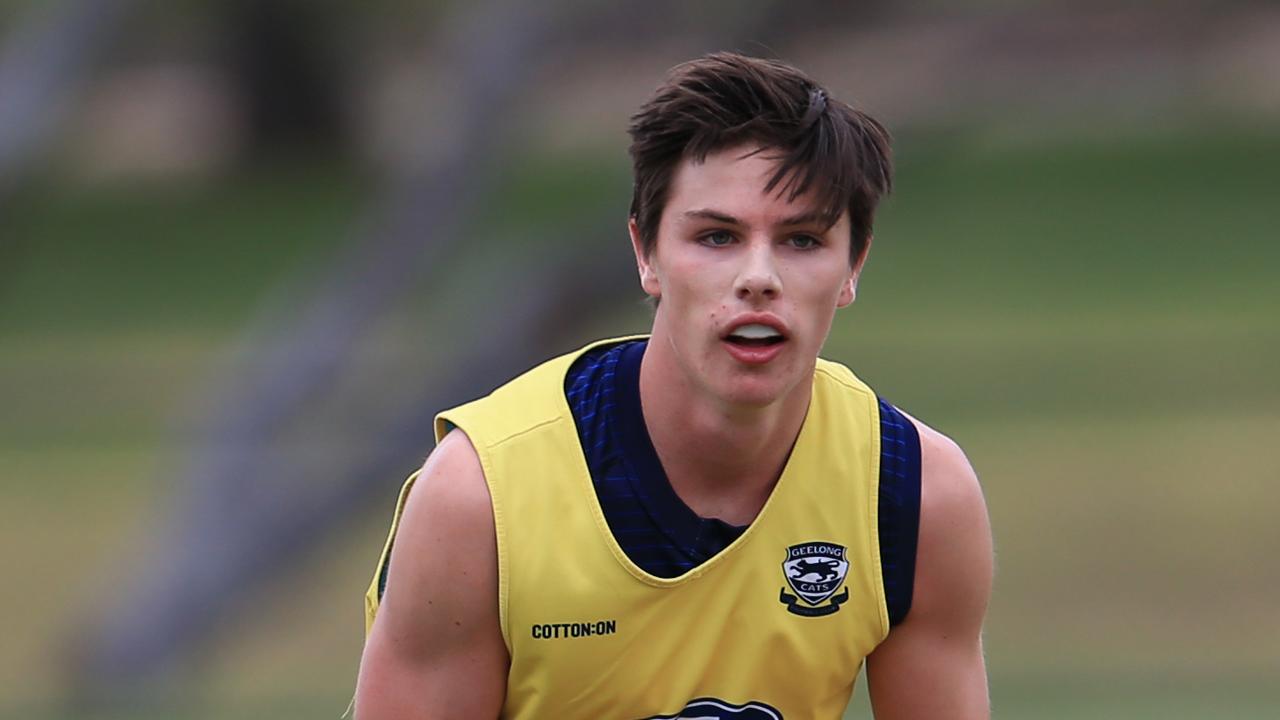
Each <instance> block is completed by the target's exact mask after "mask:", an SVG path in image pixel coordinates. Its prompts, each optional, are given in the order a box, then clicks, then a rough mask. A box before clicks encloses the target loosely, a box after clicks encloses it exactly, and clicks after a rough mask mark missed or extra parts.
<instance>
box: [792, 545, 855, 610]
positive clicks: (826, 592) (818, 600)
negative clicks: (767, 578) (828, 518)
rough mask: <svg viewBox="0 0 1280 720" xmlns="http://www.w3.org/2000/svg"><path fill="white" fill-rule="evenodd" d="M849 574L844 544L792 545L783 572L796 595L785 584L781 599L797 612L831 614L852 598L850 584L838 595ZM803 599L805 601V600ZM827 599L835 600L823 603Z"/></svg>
mask: <svg viewBox="0 0 1280 720" xmlns="http://www.w3.org/2000/svg"><path fill="white" fill-rule="evenodd" d="M848 574H849V561H848V560H847V559H846V558H845V548H844V546H843V545H835V544H833V543H827V542H808V543H801V544H799V545H792V546H791V547H789V548H787V557H786V559H785V560H783V561H782V575H783V577H785V578H786V579H787V585H788V586H790V587H791V590H792V592H794V593H795V595H792V594H790V593H788V592H787V588H785V587H784V588H782V592H781V594H780V596H779V598H778V599H779V601H780V602H782V603H784V604H785V605H786V606H787V610H789V611H791V612H793V613H795V614H796V615H804V616H808V617H815V616H820V615H830V614H831V613H833V612H836V611H837V610H839V609H840V605H841V604H843V603H844V602H845V601H846V600H848V599H849V589H848V588H845V590H844V592H843V593H841V594H839V595H836V591H838V590H839V589H840V586H841V585H843V584H844V578H845V576H846V575H848ZM801 600H803V601H804V603H805V604H801V602H800V601H801ZM827 600H830V601H831V602H830V603H828V604H826V605H823V604H822V603H824V602H826V601H827Z"/></svg>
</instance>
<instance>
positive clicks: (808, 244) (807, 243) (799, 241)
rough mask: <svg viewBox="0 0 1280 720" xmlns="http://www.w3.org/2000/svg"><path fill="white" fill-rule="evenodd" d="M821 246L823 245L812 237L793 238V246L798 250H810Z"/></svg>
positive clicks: (800, 236)
mask: <svg viewBox="0 0 1280 720" xmlns="http://www.w3.org/2000/svg"><path fill="white" fill-rule="evenodd" d="M821 244H822V243H821V242H820V241H819V240H818V238H816V237H814V236H812V235H792V236H791V246H792V247H794V248H796V249H797V250H809V249H812V248H816V247H818V246H819V245H821Z"/></svg>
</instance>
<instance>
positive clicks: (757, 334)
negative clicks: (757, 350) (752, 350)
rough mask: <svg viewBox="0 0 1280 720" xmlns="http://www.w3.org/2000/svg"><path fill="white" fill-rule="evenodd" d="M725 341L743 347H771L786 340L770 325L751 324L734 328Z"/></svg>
mask: <svg viewBox="0 0 1280 720" xmlns="http://www.w3.org/2000/svg"><path fill="white" fill-rule="evenodd" d="M725 340H726V341H728V342H731V343H733V344H734V345H740V346H742V347H769V346H770V345H777V344H778V343H781V342H784V341H785V340H786V338H785V337H783V335H782V333H780V332H778V331H777V330H775V329H773V328H771V327H769V326H768V325H762V324H760V323H750V324H747V325H740V326H738V327H736V328H734V329H733V331H732V332H730V333H729V334H728V335H727V336H725Z"/></svg>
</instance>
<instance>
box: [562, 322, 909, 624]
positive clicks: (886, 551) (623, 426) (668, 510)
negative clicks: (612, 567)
mask: <svg viewBox="0 0 1280 720" xmlns="http://www.w3.org/2000/svg"><path fill="white" fill-rule="evenodd" d="M646 344H647V343H646V341H644V340H637V341H630V342H623V343H618V344H616V345H610V346H605V347H601V348H596V349H594V350H592V351H590V352H588V353H585V354H584V355H583V356H582V357H580V358H578V359H577V360H576V361H575V362H574V364H573V366H572V367H571V368H570V369H569V372H568V374H567V375H566V378H565V394H566V397H567V399H568V402H569V407H570V409H571V410H572V412H573V419H574V423H575V424H576V426H577V429H578V437H579V440H580V441H581V444H582V449H583V455H584V457H585V460H586V464H587V469H588V470H589V471H590V474H591V479H592V482H593V484H594V485H595V489H596V495H597V497H598V498H599V501H600V507H601V509H602V510H603V512H604V516H605V520H606V522H608V524H609V529H610V530H611V531H612V532H613V535H614V537H615V538H616V539H617V541H618V544H619V545H620V546H621V547H622V550H623V552H624V553H626V555H627V557H628V558H630V559H631V561H632V562H634V563H635V564H636V565H637V566H639V567H640V568H641V569H642V570H644V571H645V572H647V573H649V574H651V575H654V576H657V577H663V578H672V577H677V576H679V575H682V574H684V573H685V572H688V571H689V570H690V569H692V568H695V567H697V566H698V565H700V564H702V563H704V562H706V561H707V560H708V559H710V558H711V557H713V556H715V554H716V553H718V552H720V551H721V550H723V549H724V548H726V547H728V546H729V545H730V544H731V543H732V542H733V541H734V540H736V539H737V538H738V536H740V535H741V534H742V533H743V531H745V530H746V526H739V525H731V524H729V523H726V522H724V521H722V520H718V519H716V518H704V517H700V516H699V515H698V514H697V513H695V512H693V510H691V509H689V506H687V505H685V503H684V501H682V500H681V499H680V497H679V496H678V495H676V493H675V491H674V490H673V489H672V488H671V483H670V482H669V481H668V480H667V476H666V473H665V471H663V469H662V463H661V462H660V461H659V460H658V454H657V452H656V451H655V450H654V448H653V442H652V441H651V440H650V438H649V432H648V429H647V428H646V426H645V423H644V414H643V412H642V410H641V405H640V360H641V359H642V358H643V357H644V349H645V346H646ZM879 405H880V425H881V449H882V452H881V464H880V467H881V472H880V504H879V508H878V514H879V523H878V524H879V534H880V554H881V571H882V575H883V578H884V587H885V595H886V599H887V601H888V605H889V619H890V622H891V624H897V623H898V622H901V620H902V619H903V618H904V617H905V616H906V613H907V610H908V609H909V608H910V606H911V592H912V586H913V584H914V582H913V580H914V574H915V555H916V538H917V534H918V527H919V512H920V443H919V437H918V436H917V435H916V431H915V426H914V425H913V424H912V423H911V422H910V421H909V420H907V419H906V418H905V417H904V416H903V415H902V414H901V413H900V412H899V411H898V410H897V409H896V408H894V407H893V406H892V405H890V404H889V403H887V402H885V401H883V400H881V401H880V402H879Z"/></svg>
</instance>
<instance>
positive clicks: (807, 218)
mask: <svg viewBox="0 0 1280 720" xmlns="http://www.w3.org/2000/svg"><path fill="white" fill-rule="evenodd" d="M684 216H685V217H688V218H701V219H704V220H715V221H716V222H722V223H725V224H726V225H742V224H743V222H742V221H741V220H739V219H738V218H736V217H734V216H732V215H729V214H727V213H722V212H720V211H719V210H711V209H708V208H699V209H697V210H686V211H685V213H684ZM778 224H779V225H784V226H790V225H821V226H823V227H824V228H825V227H827V226H829V225H831V220H830V218H828V217H827V216H826V215H825V214H824V213H822V212H819V211H817V210H809V211H807V212H802V213H800V214H799V215H792V216H791V217H788V218H783V219H782V221H781V222H780V223H778Z"/></svg>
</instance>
